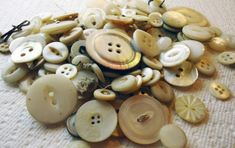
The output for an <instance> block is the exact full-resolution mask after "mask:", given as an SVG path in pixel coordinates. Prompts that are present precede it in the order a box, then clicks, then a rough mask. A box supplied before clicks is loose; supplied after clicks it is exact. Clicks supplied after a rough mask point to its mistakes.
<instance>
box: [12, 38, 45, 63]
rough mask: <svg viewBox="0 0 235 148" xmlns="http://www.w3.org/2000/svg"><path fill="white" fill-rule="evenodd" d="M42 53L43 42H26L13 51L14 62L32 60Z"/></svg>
mask: <svg viewBox="0 0 235 148" xmlns="http://www.w3.org/2000/svg"><path fill="white" fill-rule="evenodd" d="M41 54H42V44H41V43H39V42H25V43H23V44H22V45H21V46H19V47H18V48H16V50H15V51H14V52H13V53H12V55H11V59H12V61H13V62H14V63H26V62H32V61H33V60H36V59H37V58H39V57H40V56H41Z"/></svg>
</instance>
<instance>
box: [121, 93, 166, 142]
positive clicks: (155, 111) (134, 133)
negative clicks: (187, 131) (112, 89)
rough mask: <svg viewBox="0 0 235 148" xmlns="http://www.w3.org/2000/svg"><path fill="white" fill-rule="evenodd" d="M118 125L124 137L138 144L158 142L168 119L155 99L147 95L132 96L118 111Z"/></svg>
mask: <svg viewBox="0 0 235 148" xmlns="http://www.w3.org/2000/svg"><path fill="white" fill-rule="evenodd" d="M118 115H119V118H118V119H119V124H120V127H121V129H122V131H123V133H124V134H125V136H126V137H127V138H128V139H130V140H131V141H133V142H135V143H138V144H152V143H154V142H157V141H158V140H159V131H160V129H161V127H162V126H164V125H165V124H166V123H167V121H166V119H167V118H168V117H166V116H165V114H164V111H163V107H162V105H161V103H160V102H158V101H157V100H156V99H154V98H152V97H150V96H147V95H136V96H132V97H130V98H128V99H126V101H124V103H123V104H122V105H121V107H120V109H119V113H118Z"/></svg>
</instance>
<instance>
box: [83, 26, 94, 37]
mask: <svg viewBox="0 0 235 148" xmlns="http://www.w3.org/2000/svg"><path fill="white" fill-rule="evenodd" d="M96 31H97V29H94V28H89V29H86V30H84V31H83V36H84V38H85V39H87V38H88V37H89V36H90V35H91V34H92V33H94V32H96Z"/></svg>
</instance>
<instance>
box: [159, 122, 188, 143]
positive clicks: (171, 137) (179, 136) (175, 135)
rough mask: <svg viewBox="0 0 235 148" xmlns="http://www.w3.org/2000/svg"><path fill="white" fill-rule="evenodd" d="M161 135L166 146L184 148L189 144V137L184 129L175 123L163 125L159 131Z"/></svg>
mask: <svg viewBox="0 0 235 148" xmlns="http://www.w3.org/2000/svg"><path fill="white" fill-rule="evenodd" d="M159 136H160V140H161V142H162V144H163V145H164V146H165V147H169V148H184V147H185V146H186V144H187V137H186V135H185V133H184V131H183V130H182V129H181V128H180V127H178V126H176V125H174V124H168V125H165V126H163V127H162V128H161V130H160V132H159Z"/></svg>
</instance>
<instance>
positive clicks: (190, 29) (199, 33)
mask: <svg viewBox="0 0 235 148" xmlns="http://www.w3.org/2000/svg"><path fill="white" fill-rule="evenodd" d="M182 31H183V33H184V34H185V35H186V36H187V37H189V38H190V39H193V40H197V41H201V42H205V41H209V40H210V39H211V38H212V35H211V33H210V32H209V31H208V30H207V28H204V27H200V26H197V25H186V26H184V28H183V30H182Z"/></svg>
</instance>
